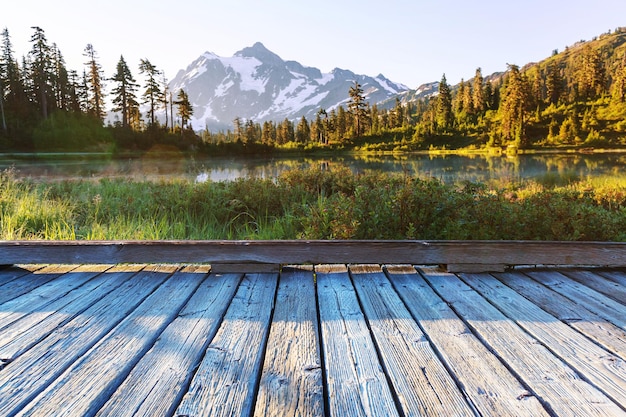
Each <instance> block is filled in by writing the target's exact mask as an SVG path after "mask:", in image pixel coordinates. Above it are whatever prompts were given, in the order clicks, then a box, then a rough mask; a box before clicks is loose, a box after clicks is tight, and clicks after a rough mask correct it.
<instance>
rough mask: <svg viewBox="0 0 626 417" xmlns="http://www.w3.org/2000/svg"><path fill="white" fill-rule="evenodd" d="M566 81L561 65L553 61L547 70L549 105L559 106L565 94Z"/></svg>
mask: <svg viewBox="0 0 626 417" xmlns="http://www.w3.org/2000/svg"><path fill="white" fill-rule="evenodd" d="M563 83H564V80H563V75H562V74H561V68H560V66H559V64H558V63H557V62H556V61H555V60H553V61H551V62H550V63H549V64H548V67H547V69H546V95H547V100H548V103H549V104H554V105H555V106H557V105H558V104H559V101H560V100H561V97H562V96H563V93H564V88H563V87H564V86H563Z"/></svg>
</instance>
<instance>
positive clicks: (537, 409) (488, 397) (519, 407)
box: [387, 266, 548, 417]
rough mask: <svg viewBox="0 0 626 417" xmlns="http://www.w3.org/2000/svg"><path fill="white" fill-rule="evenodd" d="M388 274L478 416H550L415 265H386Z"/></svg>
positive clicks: (435, 275) (434, 275)
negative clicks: (418, 271) (420, 273)
mask: <svg viewBox="0 0 626 417" xmlns="http://www.w3.org/2000/svg"><path fill="white" fill-rule="evenodd" d="M425 272H426V273H427V274H428V275H429V276H430V277H432V279H433V281H435V280H437V279H438V276H439V275H440V274H444V275H447V273H446V272H438V271H437V270H435V269H426V270H425ZM387 275H388V277H389V279H390V281H391V282H392V283H393V285H394V287H395V288H396V291H397V292H398V294H399V295H400V297H401V298H402V299H403V300H404V302H405V304H406V305H407V307H408V308H409V310H410V311H411V312H412V314H413V317H414V318H415V319H416V320H417V322H418V323H419V324H420V326H421V327H422V328H423V329H424V332H425V333H426V334H427V335H428V338H429V339H430V340H431V341H432V343H433V344H434V345H435V346H436V348H437V351H438V353H439V355H440V356H441V358H442V359H443V360H444V361H445V364H446V366H447V367H448V369H450V370H451V372H452V373H453V374H454V376H455V378H456V379H457V380H458V382H459V386H460V387H461V391H462V392H463V393H464V394H465V395H466V396H467V398H468V399H469V400H470V401H471V402H472V404H473V405H474V407H475V408H476V409H477V410H478V412H479V413H480V414H481V415H484V416H502V417H505V416H508V417H517V416H526V415H532V416H547V415H548V413H547V412H546V410H545V409H544V408H543V406H542V405H541V404H540V402H539V401H538V400H537V397H536V396H535V395H533V394H532V393H530V392H529V391H528V390H527V389H526V388H525V387H524V386H523V385H522V383H521V382H520V381H519V380H518V379H516V378H515V376H514V375H513V374H511V372H510V371H509V370H508V369H507V368H506V367H505V366H504V364H502V362H500V360H498V358H497V357H496V356H495V355H493V354H492V353H491V352H490V351H489V349H488V348H487V347H486V346H485V345H483V344H482V343H481V341H480V340H479V339H478V338H477V337H476V336H475V335H474V334H473V333H472V332H471V331H470V329H469V328H468V327H467V325H466V324H465V323H464V322H463V320H462V319H461V318H460V317H459V316H457V315H456V313H455V312H454V311H453V310H452V308H450V306H449V305H448V303H447V302H446V301H444V300H443V299H442V298H441V297H439V296H438V295H437V294H436V293H435V292H434V291H433V289H432V288H431V287H430V285H428V283H427V282H426V281H425V280H424V278H422V276H421V275H419V274H418V273H417V271H416V270H415V268H413V267H411V266H390V267H387Z"/></svg>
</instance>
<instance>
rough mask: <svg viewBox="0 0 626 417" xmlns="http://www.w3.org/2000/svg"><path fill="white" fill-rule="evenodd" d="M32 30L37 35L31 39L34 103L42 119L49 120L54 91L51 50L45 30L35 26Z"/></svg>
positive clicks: (30, 55)
mask: <svg viewBox="0 0 626 417" xmlns="http://www.w3.org/2000/svg"><path fill="white" fill-rule="evenodd" d="M32 29H33V30H34V31H35V33H34V34H33V35H32V37H31V39H30V41H31V43H32V44H33V46H32V49H31V51H30V54H29V58H30V78H31V83H32V84H31V87H32V94H33V102H35V103H37V104H38V106H39V109H40V110H41V117H42V118H44V119H47V118H48V114H49V112H50V108H49V103H48V101H49V96H50V92H51V91H52V87H51V85H50V80H51V79H52V77H53V76H52V71H53V70H52V68H51V62H52V60H51V57H50V55H51V50H50V46H49V45H48V40H47V39H46V35H45V32H44V30H43V29H42V28H40V27H38V26H33V27H32ZM25 68H26V66H25Z"/></svg>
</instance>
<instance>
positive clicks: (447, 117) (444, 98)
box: [435, 74, 454, 132]
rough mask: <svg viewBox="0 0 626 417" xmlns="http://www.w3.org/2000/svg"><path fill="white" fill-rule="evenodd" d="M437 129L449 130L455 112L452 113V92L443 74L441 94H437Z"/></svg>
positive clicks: (440, 85)
mask: <svg viewBox="0 0 626 417" xmlns="http://www.w3.org/2000/svg"><path fill="white" fill-rule="evenodd" d="M435 119H436V121H437V129H438V130H439V131H440V132H447V131H449V130H450V129H451V128H452V124H453V122H454V114H453V113H452V93H451V92H450V86H448V81H447V80H446V74H443V76H442V77H441V81H440V82H439V94H438V95H437V105H436V116H435Z"/></svg>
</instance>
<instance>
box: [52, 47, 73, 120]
mask: <svg viewBox="0 0 626 417" xmlns="http://www.w3.org/2000/svg"><path fill="white" fill-rule="evenodd" d="M52 59H53V67H54V79H53V87H54V96H55V100H56V107H57V108H58V109H61V110H69V109H70V81H69V74H68V71H67V68H66V67H65V60H64V59H63V55H62V54H61V51H60V50H59V48H57V46H56V44H52Z"/></svg>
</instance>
